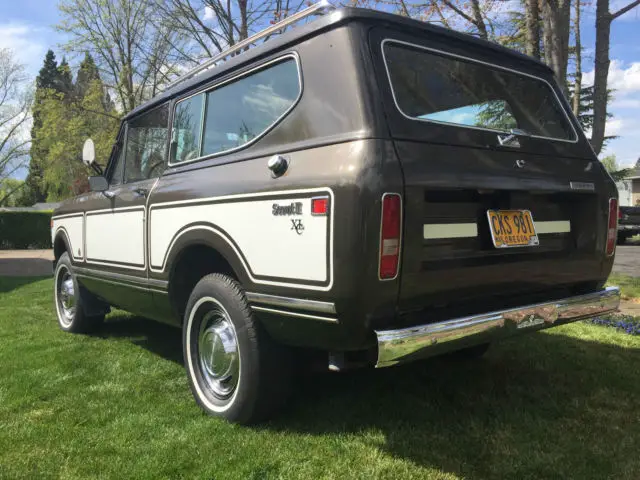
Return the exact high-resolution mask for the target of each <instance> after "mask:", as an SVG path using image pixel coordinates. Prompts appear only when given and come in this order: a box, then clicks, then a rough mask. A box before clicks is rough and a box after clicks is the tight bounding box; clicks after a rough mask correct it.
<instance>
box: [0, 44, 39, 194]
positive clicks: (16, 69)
mask: <svg viewBox="0 0 640 480" xmlns="http://www.w3.org/2000/svg"><path fill="white" fill-rule="evenodd" d="M26 81H27V77H26V74H25V73H24V66H23V65H21V64H19V63H17V62H16V61H15V60H14V58H13V55H12V53H11V52H10V51H9V50H7V49H0V181H3V180H5V179H7V178H9V177H11V175H12V174H14V173H15V172H16V171H17V170H18V169H19V168H22V167H23V166H24V164H25V162H26V159H27V154H28V152H29V138H28V137H27V135H26V133H27V132H26V126H27V123H28V121H29V119H30V111H29V109H30V107H31V100H32V98H31V95H30V92H29V91H28V90H27V89H26V87H25V85H26ZM13 193H14V191H13V190H12V191H9V192H7V193H5V194H4V195H3V196H2V197H0V205H2V202H3V200H6V198H8V197H9V196H11V195H12V194H13Z"/></svg>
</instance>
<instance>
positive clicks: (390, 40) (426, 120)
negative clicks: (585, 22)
mask: <svg viewBox="0 0 640 480" xmlns="http://www.w3.org/2000/svg"><path fill="white" fill-rule="evenodd" d="M387 43H396V44H399V45H404V46H408V47H414V48H417V49H420V50H425V51H427V52H434V53H437V54H440V55H442V56H445V57H453V58H458V59H461V60H464V61H467V62H471V63H478V64H481V65H486V66H489V67H491V68H496V69H498V70H504V71H506V72H511V73H514V74H516V75H520V76H523V77H529V78H533V79H535V80H538V81H541V82H543V83H545V84H546V85H547V86H548V87H549V89H550V90H551V92H552V93H553V96H554V97H555V99H556V101H557V102H558V105H559V106H560V109H561V110H562V113H563V114H564V117H565V119H566V121H567V122H569V126H570V127H571V130H572V131H573V140H569V139H563V138H555V137H545V136H542V135H530V134H527V135H523V136H524V137H532V138H539V139H542V140H552V141H555V142H565V143H578V141H579V137H578V132H576V129H575V127H574V125H573V122H572V121H571V118H570V117H569V115H568V114H567V110H566V108H565V105H564V104H563V103H562V101H561V99H560V97H558V94H557V93H556V90H555V89H554V88H553V86H552V85H551V84H550V83H549V82H548V81H547V80H545V79H544V78H542V77H538V76H536V75H531V74H530V73H525V72H521V71H518V70H514V69H512V68H507V67H503V66H501V65H496V64H495V63H489V62H484V61H482V60H478V59H475V58H470V57H465V56H463V55H458V54H456V53H451V52H447V51H444V50H439V49H437V48H430V47H425V46H423V45H418V44H415V43H411V42H405V41H402V40H396V39H393V38H385V39H384V40H382V42H381V49H382V60H383V62H384V68H385V71H386V73H387V80H388V81H389V86H390V87H391V96H392V97H393V103H394V104H395V106H396V108H397V109H398V111H399V112H400V114H401V115H402V116H403V117H405V118H407V119H409V120H414V121H418V122H425V123H435V124H439V125H447V126H452V127H458V128H469V129H472V130H483V131H486V132H492V133H498V134H505V133H510V132H509V131H507V130H497V129H494V128H486V127H476V126H473V125H462V124H460V123H452V122H443V121H441V120H429V119H426V118H418V117H412V116H410V115H407V114H406V113H405V112H404V111H403V110H402V108H400V105H399V104H398V100H397V98H396V92H395V90H394V87H393V82H392V81H391V74H390V73H389V66H388V65H387V57H386V54H385V51H384V46H385V45H386V44H387Z"/></svg>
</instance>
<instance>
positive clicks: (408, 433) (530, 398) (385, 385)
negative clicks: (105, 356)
mask: <svg viewBox="0 0 640 480" xmlns="http://www.w3.org/2000/svg"><path fill="white" fill-rule="evenodd" d="M101 336H103V337H105V338H109V337H117V338H125V339H129V340H130V341H131V343H133V344H135V345H137V346H140V347H142V348H145V349H147V350H149V351H151V352H153V353H155V354H157V355H160V356H162V357H164V358H167V359H169V360H171V361H174V362H178V363H182V349H181V336H180V331H179V330H178V329H176V328H173V327H170V326H165V325H162V324H158V323H155V322H152V321H149V320H145V319H142V318H138V317H133V318H132V317H126V316H122V317H118V316H116V317H112V318H111V319H110V321H109V322H107V323H106V324H105V326H104V329H103V330H102V333H101ZM639 373H640V350H638V349H632V348H624V347H621V346H612V345H607V344H603V343H597V342H592V341H587V340H581V339H579V338H575V337H569V336H565V335H561V334H547V333H536V334H531V335H528V336H524V337H520V338H518V339H514V340H510V341H505V342H503V343H501V344H497V345H495V346H494V347H493V348H492V349H491V350H490V351H489V353H488V354H487V356H486V357H485V358H483V359H481V360H477V361H466V362H465V361H460V360H455V359H454V358H450V357H440V358H435V359H431V360H428V361H423V362H417V363H414V364H411V365H407V366H402V367H394V368H388V369H381V370H374V369H365V370H356V371H352V372H343V373H341V374H329V373H327V374H309V375H307V376H303V377H301V378H298V379H296V381H295V384H294V392H295V393H294V395H293V398H292V400H291V402H290V404H289V405H288V408H287V409H286V410H285V411H284V412H283V413H282V414H281V415H280V416H279V417H277V418H276V419H274V420H272V421H271V422H269V423H267V424H264V425H261V426H257V427H254V428H255V430H256V431H266V432H276V433H278V434H287V433H292V434H304V435H312V436H317V437H319V438H322V439H325V438H330V440H323V441H328V442H329V446H327V445H326V444H325V447H324V448H330V449H331V450H332V453H331V454H332V455H348V454H349V452H348V451H346V447H344V446H342V445H344V444H348V445H353V441H348V442H344V443H343V442H342V441H341V438H344V436H345V435H347V436H351V435H355V436H357V437H358V441H357V442H359V443H361V444H363V445H364V446H366V447H369V448H373V449H374V451H375V450H376V449H377V450H380V451H382V452H385V453H387V454H389V455H391V456H392V457H396V458H399V459H403V460H408V461H410V462H412V463H415V464H416V465H420V466H423V467H427V468H434V469H437V470H440V471H444V472H446V473H450V474H453V475H458V476H461V477H467V478H473V479H477V478H491V479H494V478H495V479H503V478H536V479H537V478H581V479H583V478H630V479H631V478H637V473H638V472H640V457H639V456H638V454H637V445H639V444H640V413H639V412H640V380H639V378H638V374H639ZM277 438H278V437H274V441H277V440H276V439H277ZM325 453H326V452H325ZM309 454H310V455H318V454H319V451H310V452H309ZM363 468H364V466H363Z"/></svg>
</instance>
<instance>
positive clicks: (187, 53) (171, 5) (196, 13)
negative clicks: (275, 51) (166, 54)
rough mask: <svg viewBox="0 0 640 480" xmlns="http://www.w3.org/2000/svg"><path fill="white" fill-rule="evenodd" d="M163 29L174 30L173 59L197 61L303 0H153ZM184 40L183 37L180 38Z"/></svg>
mask: <svg viewBox="0 0 640 480" xmlns="http://www.w3.org/2000/svg"><path fill="white" fill-rule="evenodd" d="M155 1H156V8H157V10H158V12H159V13H160V17H161V20H160V21H161V23H162V25H163V27H162V29H163V30H168V31H171V32H176V33H177V34H178V36H179V37H180V39H182V41H178V43H177V44H174V45H173V47H174V52H175V53H176V60H178V61H180V62H183V63H184V62H188V63H192V64H199V63H201V61H202V60H203V59H206V58H210V57H212V56H214V55H216V54H217V53H219V52H221V51H223V50H225V49H226V48H228V47H229V46H231V45H235V44H236V43H238V42H240V41H242V40H244V39H246V38H247V37H248V36H249V35H251V34H253V33H256V32H257V31H259V30H262V29H263V28H265V27H267V26H269V24H270V23H274V22H275V21H278V20H281V19H283V18H284V17H287V16H288V15H290V14H292V13H295V12H296V11H298V10H299V9H300V8H301V7H302V6H304V5H305V1H304V0H294V1H291V0H155ZM184 40H186V41H184Z"/></svg>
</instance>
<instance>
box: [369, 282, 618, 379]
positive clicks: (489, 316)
mask: <svg viewBox="0 0 640 480" xmlns="http://www.w3.org/2000/svg"><path fill="white" fill-rule="evenodd" d="M619 305H620V290H619V289H618V287H608V288H606V289H605V290H601V291H599V292H594V293H589V294H586V295H580V296H576V297H570V298H565V299H563V300H558V301H554V302H548V303H539V304H536V305H527V306H523V307H518V308H512V309H509V310H502V311H497V312H491V313H485V314H481V315H473V316H470V317H462V318H456V319H453V320H446V321H444V322H438V323H431V324H427V325H419V326H416V327H411V328H404V329H400V330H383V331H376V335H377V336H378V362H377V364H376V367H389V366H391V365H396V364H398V363H405V362H410V361H413V360H417V359H420V358H425V357H429V356H432V355H437V354H440V353H446V352H450V351H454V350H458V349H460V348H464V347H468V346H472V345H477V344H479V343H484V342H489V341H492V340H496V339H499V338H504V337H509V336H512V335H515V334H518V333H524V332H528V331H534V330H540V329H542V328H549V327H552V326H554V325H560V324H564V323H569V322H573V321H576V320H581V319H585V318H591V317H595V316H597V315H601V314H604V313H608V312H613V311H615V310H617V309H618V306H619Z"/></svg>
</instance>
